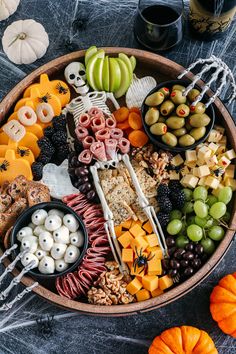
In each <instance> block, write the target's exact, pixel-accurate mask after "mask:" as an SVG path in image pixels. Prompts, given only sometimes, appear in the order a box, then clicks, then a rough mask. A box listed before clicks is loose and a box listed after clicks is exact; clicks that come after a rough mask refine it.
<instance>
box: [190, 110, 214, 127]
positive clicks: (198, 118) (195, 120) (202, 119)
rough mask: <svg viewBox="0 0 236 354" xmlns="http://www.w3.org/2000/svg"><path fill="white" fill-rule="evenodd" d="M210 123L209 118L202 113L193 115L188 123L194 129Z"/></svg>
mask: <svg viewBox="0 0 236 354" xmlns="http://www.w3.org/2000/svg"><path fill="white" fill-rule="evenodd" d="M210 121H211V118H210V117H209V116H208V115H207V114H205V113H203V114H193V115H192V116H191V117H190V118H189V123H190V124H191V126H192V127H194V128H200V127H206V126H207V125H208V124H209V123H210Z"/></svg>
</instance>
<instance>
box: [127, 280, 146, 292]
mask: <svg viewBox="0 0 236 354" xmlns="http://www.w3.org/2000/svg"><path fill="white" fill-rule="evenodd" d="M142 287H143V285H142V283H141V282H140V281H139V280H138V279H137V277H135V278H134V279H133V280H132V281H131V282H130V283H129V284H128V285H127V287H126V290H127V291H128V292H129V293H130V294H131V295H134V294H136V293H137V292H138V291H139V290H140V289H142Z"/></svg>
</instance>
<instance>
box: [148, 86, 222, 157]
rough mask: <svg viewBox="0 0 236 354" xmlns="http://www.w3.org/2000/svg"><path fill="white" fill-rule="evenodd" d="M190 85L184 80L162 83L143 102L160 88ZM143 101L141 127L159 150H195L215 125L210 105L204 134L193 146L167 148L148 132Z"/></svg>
mask: <svg viewBox="0 0 236 354" xmlns="http://www.w3.org/2000/svg"><path fill="white" fill-rule="evenodd" d="M189 84H190V82H189V81H185V80H171V81H165V82H162V83H161V84H159V85H157V86H156V87H155V88H154V89H153V90H151V91H150V92H149V94H148V95H147V96H146V97H145V100H146V98H147V97H148V96H150V95H151V94H152V93H154V92H157V91H158V90H160V89H161V88H162V87H167V88H169V89H171V87H172V86H173V85H182V86H185V87H187V86H188V85H189ZM194 88H196V89H198V90H200V91H201V88H200V87H199V86H197V85H195V86H194ZM208 98H209V97H208V96H207V95H204V96H203V99H202V100H201V102H203V103H205V102H206V101H207V100H208ZM145 100H144V101H143V104H142V107H141V113H142V121H143V126H144V130H145V132H146V134H147V135H148V137H149V139H150V141H151V142H152V143H153V144H154V145H156V146H158V147H159V148H161V149H163V150H168V151H172V152H184V151H186V150H191V149H195V147H196V146H197V145H199V144H201V143H202V142H204V141H205V140H206V139H207V137H208V135H209V133H210V131H211V130H212V128H213V126H214V123H215V111H214V108H213V106H212V105H210V106H209V107H208V108H207V109H206V114H208V116H209V117H210V118H211V121H210V123H209V124H208V125H207V126H206V134H205V135H204V136H203V137H202V138H201V139H199V140H198V141H196V142H195V143H194V144H192V145H190V146H186V147H181V146H178V145H177V146H174V147H172V146H169V145H166V144H164V143H163V142H162V140H161V137H159V136H157V135H154V134H152V133H151V132H150V127H149V126H148V125H147V124H146V123H145V114H146V113H147V111H148V108H149V107H148V106H147V105H146V104H145Z"/></svg>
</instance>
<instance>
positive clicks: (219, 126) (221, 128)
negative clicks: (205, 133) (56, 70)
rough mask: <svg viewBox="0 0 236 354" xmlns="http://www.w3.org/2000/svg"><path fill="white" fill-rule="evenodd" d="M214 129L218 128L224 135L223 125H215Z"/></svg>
mask: <svg viewBox="0 0 236 354" xmlns="http://www.w3.org/2000/svg"><path fill="white" fill-rule="evenodd" d="M214 129H215V130H217V131H218V132H220V133H221V134H222V135H224V133H225V128H223V127H222V126H221V125H217V124H215V125H214Z"/></svg>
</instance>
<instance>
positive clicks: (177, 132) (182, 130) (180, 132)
mask: <svg viewBox="0 0 236 354" xmlns="http://www.w3.org/2000/svg"><path fill="white" fill-rule="evenodd" d="M172 133H173V134H174V135H175V136H177V137H180V136H182V135H184V134H186V133H187V129H186V128H184V127H183V128H179V129H175V130H172Z"/></svg>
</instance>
